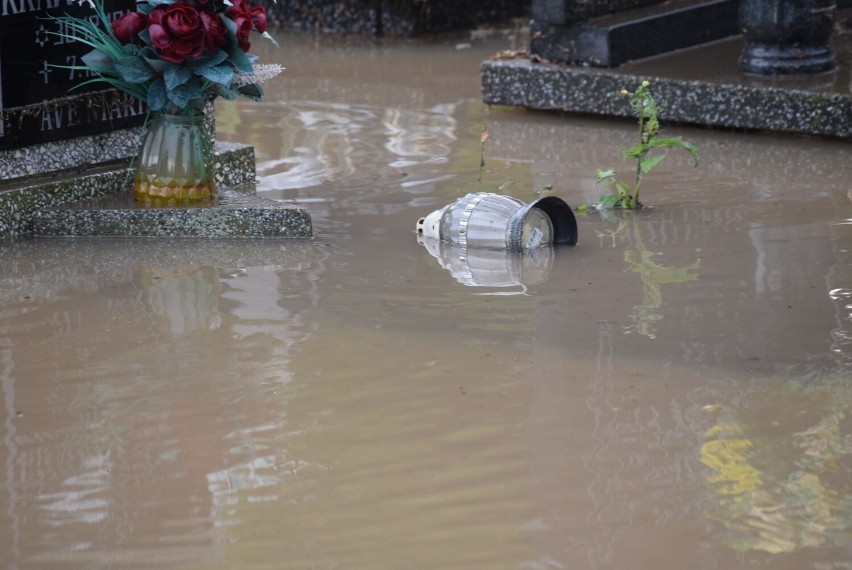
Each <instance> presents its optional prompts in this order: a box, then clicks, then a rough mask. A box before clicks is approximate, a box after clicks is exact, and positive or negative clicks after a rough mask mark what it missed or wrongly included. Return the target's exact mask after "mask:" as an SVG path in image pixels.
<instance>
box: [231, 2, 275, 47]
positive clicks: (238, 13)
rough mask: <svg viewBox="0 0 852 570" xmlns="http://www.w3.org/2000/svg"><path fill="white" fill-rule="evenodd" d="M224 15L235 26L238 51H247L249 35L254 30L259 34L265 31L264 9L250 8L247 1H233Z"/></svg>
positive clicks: (260, 7)
mask: <svg viewBox="0 0 852 570" xmlns="http://www.w3.org/2000/svg"><path fill="white" fill-rule="evenodd" d="M225 14H226V15H227V16H228V17H229V18H231V20H233V22H234V23H235V24H236V25H237V41H238V43H239V46H240V49H242V50H243V51H248V50H249V47H250V44H249V40H248V38H249V34H250V33H251V31H252V29H256V30H257V31H258V32H260V33H261V34H262V33H264V32H265V31H266V9H265V8H263V7H262V6H259V7H256V8H254V7H252V6H251V5H249V3H248V0H233V5H232V6H231V7H230V8H228V11H227V12H225Z"/></svg>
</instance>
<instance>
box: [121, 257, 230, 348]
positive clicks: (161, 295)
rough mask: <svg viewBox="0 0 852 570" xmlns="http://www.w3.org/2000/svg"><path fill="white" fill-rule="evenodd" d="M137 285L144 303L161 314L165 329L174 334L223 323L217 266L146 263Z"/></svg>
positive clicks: (157, 313)
mask: <svg viewBox="0 0 852 570" xmlns="http://www.w3.org/2000/svg"><path fill="white" fill-rule="evenodd" d="M137 286H138V287H139V295H140V299H141V300H142V303H143V304H144V305H145V306H146V307H147V308H148V310H149V311H150V312H151V313H152V314H154V315H157V316H158V317H159V318H160V320H161V321H162V323H163V327H164V330H165V331H167V332H168V333H169V334H171V335H174V336H178V335H181V334H184V333H188V332H192V331H198V330H213V329H216V328H219V326H220V325H221V320H222V319H221V316H220V315H219V312H218V308H217V304H218V303H217V301H218V293H219V291H218V289H219V287H220V286H219V280H218V274H217V270H216V268H215V267H211V266H195V265H188V266H179V267H175V268H165V267H152V266H143V267H140V268H139V271H138V285H137Z"/></svg>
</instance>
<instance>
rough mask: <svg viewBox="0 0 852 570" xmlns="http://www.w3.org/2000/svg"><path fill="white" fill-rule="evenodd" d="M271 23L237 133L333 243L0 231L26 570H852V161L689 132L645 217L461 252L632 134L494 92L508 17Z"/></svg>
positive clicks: (2, 563)
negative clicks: (494, 65)
mask: <svg viewBox="0 0 852 570" xmlns="http://www.w3.org/2000/svg"><path fill="white" fill-rule="evenodd" d="M279 39H280V41H281V46H280V47H279V48H278V49H275V48H273V47H271V46H264V45H259V46H258V48H259V50H260V53H261V55H262V57H263V58H264V60H266V61H280V62H282V63H283V64H284V65H286V66H287V68H288V69H287V71H286V72H285V74H283V75H282V76H279V77H278V78H275V79H273V80H272V81H270V82H269V83H268V84H267V97H266V99H265V100H264V102H261V103H253V102H249V101H238V102H226V101H219V102H217V121H218V128H219V133H220V138H223V139H227V140H235V141H244V142H250V143H251V144H253V145H255V147H256V152H257V171H258V179H259V182H258V191H259V192H260V193H261V194H263V195H264V196H267V197H269V198H274V199H280V200H284V201H287V202H291V203H296V204H299V205H302V206H304V207H305V208H307V209H308V210H309V211H310V212H311V215H312V216H313V219H314V231H315V234H316V238H315V239H314V240H312V241H287V240H283V241H282V240H269V241H227V240H225V241H216V242H207V241H196V240H175V241H171V242H169V241H163V240H129V239H128V240H110V239H100V240H98V239H73V240H72V239H68V240H62V239H55V240H19V241H15V242H6V243H3V244H0V255H2V265H0V285H2V287H0V327H2V335H0V388H1V389H2V392H0V402H2V406H0V425H2V431H0V567H2V568H6V569H30V568H32V569H51V568H87V569H89V568H92V569H100V568H110V569H112V568H187V569H196V568H197V569H201V568H205V569H206V568H233V569H247V568H250V569H260V568H270V569H281V568H286V569H291V568H292V569H332V568H334V569H399V568H412V569H434V568H453V569H485V568H487V569H502V568H505V569H517V570H533V569H551V568H570V569H628V568H629V569H649V570H651V569H661V568H684V569H686V568H689V569H726V570H727V569H731V568H771V569H791V570H792V569H796V570H801V569H814V570H836V569H849V568H852V413H851V412H850V406H852V386H850V378H852V369H850V365H852V267H850V263H852V201H850V196H849V194H848V192H849V189H850V187H852V185H850V182H852V165H850V161H849V150H848V148H849V147H848V144H845V143H838V142H831V141H824V140H813V139H804V138H789V137H782V136H771V135H766V134H747V133H734V132H718V131H706V130H701V129H693V128H673V127H672V128H668V129H667V132H668V133H669V134H671V135H682V136H683V137H684V138H685V139H687V140H688V141H690V142H692V143H694V144H695V145H696V146H697V147H698V148H699V153H700V157H701V163H700V165H699V166H698V168H692V166H691V164H690V161H689V159H688V156H686V154H685V153H682V154H683V155H681V154H678V153H677V152H672V153H670V155H669V156H668V158H667V159H666V160H665V161H664V162H663V163H661V165H660V166H659V167H658V169H657V170H655V171H654V172H653V173H652V174H651V175H650V176H649V177H648V178H647V179H646V181H645V183H644V189H643V194H642V200H643V202H644V203H645V204H647V205H649V206H650V207H649V208H647V209H646V210H644V211H642V212H639V213H635V214H629V213H622V214H612V215H608V216H601V215H599V214H597V213H594V214H590V215H587V216H585V217H581V218H579V224H580V243H579V245H577V246H576V247H560V248H557V249H555V250H552V251H551V250H542V251H539V252H537V253H538V255H536V256H527V257H526V258H523V259H518V258H516V257H509V256H503V255H502V254H494V253H490V254H486V253H483V254H481V255H474V253H472V252H469V256H468V258H466V260H467V261H466V262H464V261H462V260H460V259H459V257H458V254H459V252H458V251H453V250H452V249H447V250H446V251H443V252H442V254H443V255H444V256H445V258H444V259H443V261H442V262H439V260H438V259H437V258H435V257H433V255H432V253H430V250H429V249H427V248H426V247H424V246H423V245H421V244H419V243H418V242H417V239H416V236H415V232H414V228H415V223H416V221H417V219H418V218H419V217H420V216H423V215H425V214H427V213H429V212H430V211H432V210H433V209H436V208H438V207H441V206H443V205H444V204H447V203H449V202H452V201H454V200H455V199H456V198H457V197H459V196H461V195H463V194H464V193H466V192H471V191H476V190H479V189H483V190H488V191H499V192H501V193H506V194H511V195H513V196H516V197H518V198H521V199H523V200H525V201H529V200H533V199H535V198H536V197H538V196H540V195H546V194H548V193H551V194H555V195H557V196H560V197H562V198H564V199H565V200H566V201H568V202H569V203H570V204H572V205H577V204H580V203H583V202H591V201H593V200H594V199H595V198H596V197H597V195H598V194H599V193H600V192H601V189H600V188H596V187H595V184H594V172H595V169H596V168H601V167H608V166H612V167H616V168H620V169H623V170H625V171H629V168H630V166H629V165H628V164H627V163H625V162H623V161H622V160H621V159H620V155H619V150H618V149H619V148H620V147H621V146H627V145H629V144H630V143H631V141H632V137H633V136H634V135H635V128H634V125H633V124H632V123H631V122H630V121H621V120H603V119H595V118H589V117H576V116H561V115H559V114H552V113H532V112H525V111H520V110H513V109H502V108H492V109H487V108H485V107H484V106H483V105H482V104H481V103H480V101H479V99H478V93H479V91H478V67H479V62H480V61H482V60H483V59H484V58H485V57H487V56H488V54H490V53H493V52H494V51H496V50H497V49H503V48H512V47H521V46H518V44H516V43H515V44H513V41H514V40H513V38H512V37H511V36H510V35H507V34H502V33H498V34H496V35H494V36H491V37H485V38H483V37H476V38H474V39H473V40H472V41H471V40H470V39H469V38H468V37H467V36H463V35H459V36H452V37H447V38H442V39H440V40H432V41H407V42H399V41H396V42H395V41H390V40H389V41H386V42H384V43H376V42H362V41H358V40H353V39H345V40H340V39H337V40H335V39H333V38H313V37H285V36H281V37H280V38H279ZM465 43H468V44H469V45H464V44H465ZM459 44H462V45H459ZM483 125H486V127H487V132H488V139H487V141H486V150H485V163H486V167H485V172H484V176H483V180H482V183H481V185H480V183H479V182H478V181H477V178H478V176H479V159H480V135H481V132H482V130H483ZM548 187H549V189H548ZM442 263H443V265H442ZM445 267H446V269H445Z"/></svg>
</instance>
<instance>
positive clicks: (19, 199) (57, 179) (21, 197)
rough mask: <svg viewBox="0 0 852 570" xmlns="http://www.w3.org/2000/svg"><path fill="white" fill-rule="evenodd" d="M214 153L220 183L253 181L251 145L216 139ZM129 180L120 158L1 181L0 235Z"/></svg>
mask: <svg viewBox="0 0 852 570" xmlns="http://www.w3.org/2000/svg"><path fill="white" fill-rule="evenodd" d="M214 154H215V157H216V158H215V160H216V184H217V185H218V186H219V187H223V186H236V185H241V184H246V183H250V182H254V179H255V169H254V166H255V162H254V148H253V147H251V146H249V145H245V144H237V143H223V142H217V143H216V145H215V147H214ZM131 181H132V179H131V172H130V170H129V169H128V167H127V162H122V161H120V162H113V163H107V164H102V165H99V166H96V167H91V168H87V169H85V170H82V171H79V172H77V171H65V172H57V173H52V174H44V175H41V176H37V177H27V178H25V179H21V180H17V181H11V182H10V181H6V182H4V183H0V237H11V236H16V235H22V234H27V233H31V232H32V231H33V228H32V220H33V216H34V215H35V213H36V212H37V211H39V210H41V209H42V208H49V207H53V206H58V205H60V204H65V203H68V202H77V201H80V200H89V199H92V198H97V197H100V196H108V195H111V194H115V193H117V192H121V191H124V192H127V193H129V191H130V187H131Z"/></svg>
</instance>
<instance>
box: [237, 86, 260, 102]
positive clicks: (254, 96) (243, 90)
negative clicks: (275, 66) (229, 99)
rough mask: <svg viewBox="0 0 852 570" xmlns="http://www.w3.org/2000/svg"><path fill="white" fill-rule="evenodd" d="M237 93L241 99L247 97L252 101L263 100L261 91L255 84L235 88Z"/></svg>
mask: <svg viewBox="0 0 852 570" xmlns="http://www.w3.org/2000/svg"><path fill="white" fill-rule="evenodd" d="M237 91H238V92H239V94H240V95H242V96H243V97H248V98H249V99H251V100H253V101H260V100H261V99H262V98H263V89H262V88H261V86H260V85H258V84H257V83H250V84H249V85H241V86H240V87H237Z"/></svg>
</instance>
